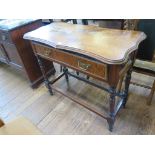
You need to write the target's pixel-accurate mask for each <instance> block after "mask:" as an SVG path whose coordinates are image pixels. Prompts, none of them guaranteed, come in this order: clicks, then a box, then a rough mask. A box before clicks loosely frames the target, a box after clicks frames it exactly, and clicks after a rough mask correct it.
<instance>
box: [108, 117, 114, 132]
mask: <svg viewBox="0 0 155 155" xmlns="http://www.w3.org/2000/svg"><path fill="white" fill-rule="evenodd" d="M107 122H108V125H109V131H110V132H112V131H113V128H114V122H115V118H114V117H110V118H108V119H107Z"/></svg>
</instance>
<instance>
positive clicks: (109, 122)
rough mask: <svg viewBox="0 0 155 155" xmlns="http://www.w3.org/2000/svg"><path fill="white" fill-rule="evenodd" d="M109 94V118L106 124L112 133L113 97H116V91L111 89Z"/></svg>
mask: <svg viewBox="0 0 155 155" xmlns="http://www.w3.org/2000/svg"><path fill="white" fill-rule="evenodd" d="M110 89H111V93H110V101H109V104H110V105H109V117H108V118H107V122H108V124H109V130H110V131H111V132H112V130H113V126H114V122H115V97H116V94H115V93H116V89H115V88H114V87H111V88H110Z"/></svg>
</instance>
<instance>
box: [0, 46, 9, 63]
mask: <svg viewBox="0 0 155 155" xmlns="http://www.w3.org/2000/svg"><path fill="white" fill-rule="evenodd" d="M0 61H2V62H5V63H8V61H7V56H6V53H5V51H4V49H3V47H2V45H1V44H0Z"/></svg>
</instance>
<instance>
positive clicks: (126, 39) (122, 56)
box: [24, 22, 146, 64]
mask: <svg viewBox="0 0 155 155" xmlns="http://www.w3.org/2000/svg"><path fill="white" fill-rule="evenodd" d="M24 38H25V39H28V40H31V41H37V42H40V43H44V44H46V45H49V46H52V47H54V48H58V49H64V50H69V51H73V52H76V53H80V54H84V55H87V56H90V57H93V58H96V59H98V60H100V61H102V62H104V63H108V64H121V63H123V62H125V61H126V60H127V58H128V55H129V54H130V53H131V52H133V51H135V50H136V49H137V48H138V45H139V43H140V42H141V41H142V40H144V39H145V38H146V35H145V34H144V33H143V32H138V31H127V30H116V29H107V28H101V27H97V26H86V25H74V24H68V23H62V22H60V23H59V22H56V23H52V24H49V25H47V26H43V27H41V28H39V29H36V30H34V31H32V32H28V33H26V34H25V35H24Z"/></svg>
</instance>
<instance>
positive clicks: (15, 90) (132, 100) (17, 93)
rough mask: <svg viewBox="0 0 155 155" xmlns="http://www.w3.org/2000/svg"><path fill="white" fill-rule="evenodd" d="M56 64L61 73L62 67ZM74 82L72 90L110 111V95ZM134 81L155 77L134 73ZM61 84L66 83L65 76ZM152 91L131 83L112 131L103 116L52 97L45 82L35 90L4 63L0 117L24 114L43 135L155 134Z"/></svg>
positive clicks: (0, 74) (0, 71)
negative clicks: (148, 101)
mask: <svg viewBox="0 0 155 155" xmlns="http://www.w3.org/2000/svg"><path fill="white" fill-rule="evenodd" d="M55 66H56V69H57V72H59V69H60V68H59V66H57V65H55ZM51 78H54V77H51ZM70 81H71V82H70V83H72V85H69V88H68V89H69V90H72V91H71V92H72V93H77V94H78V96H80V97H82V98H83V99H86V100H87V101H89V102H91V103H90V104H92V103H93V105H95V106H97V107H99V108H100V109H101V110H106V108H107V106H108V94H106V93H105V92H104V91H101V90H99V89H97V88H94V87H92V86H88V85H86V84H84V83H83V82H78V81H76V80H75V79H73V78H70ZM132 81H135V82H137V81H138V82H140V83H144V84H148V85H151V83H152V82H153V78H151V77H148V76H144V75H140V74H137V73H133V74H132ZM58 84H59V85H60V86H61V87H65V86H66V82H65V80H64V79H63V80H61V81H60V83H58ZM76 90H77V92H75V91H76ZM148 94H149V90H148V89H145V88H141V87H137V86H133V85H130V90H129V99H128V102H127V106H126V108H125V109H121V110H120V112H119V114H118V115H117V117H116V122H115V125H114V130H113V132H109V131H108V125H107V122H106V120H104V119H103V118H101V117H100V116H97V115H96V114H94V113H92V112H90V111H89V110H87V109H85V108H83V107H81V106H80V105H77V104H75V103H74V102H72V101H71V100H70V99H68V98H66V97H64V96H62V95H60V94H59V93H56V92H55V93H54V96H50V95H49V93H48V91H47V89H46V87H45V86H44V84H42V85H41V86H40V87H39V88H38V89H34V90H33V89H31V88H30V87H29V85H28V82H27V80H26V79H25V78H24V77H22V76H21V75H20V74H19V73H17V72H16V71H15V70H13V69H11V68H10V67H8V66H7V65H4V64H0V117H1V118H2V119H3V120H4V121H5V122H8V121H10V120H12V119H14V118H16V117H17V116H24V117H26V118H28V119H29V120H30V121H32V122H33V123H34V124H35V125H36V126H37V127H38V128H39V129H40V130H41V132H42V133H43V134H54V135H55V134H71V135H74V134H76V135H77V134H80V135H106V134H108V135H109V134H110V135H113V134H114V135H117V134H127V135H131V134H132V135H133V134H155V95H154V98H153V101H152V105H151V106H147V105H146V98H147V95H148Z"/></svg>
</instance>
